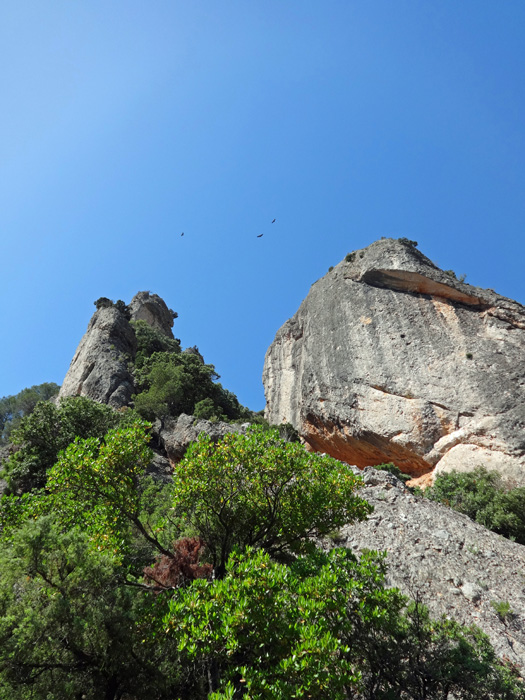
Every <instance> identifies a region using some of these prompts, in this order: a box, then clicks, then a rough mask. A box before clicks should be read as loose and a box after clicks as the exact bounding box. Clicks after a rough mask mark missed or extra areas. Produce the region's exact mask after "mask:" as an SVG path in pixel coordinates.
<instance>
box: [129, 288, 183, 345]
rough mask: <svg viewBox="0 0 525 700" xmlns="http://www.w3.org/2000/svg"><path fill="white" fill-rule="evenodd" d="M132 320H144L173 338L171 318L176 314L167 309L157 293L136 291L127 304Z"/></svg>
mask: <svg viewBox="0 0 525 700" xmlns="http://www.w3.org/2000/svg"><path fill="white" fill-rule="evenodd" d="M129 309H130V311H131V320H132V321H146V323H147V324H148V325H150V326H151V327H152V328H155V330H158V331H160V332H161V333H163V334H164V335H165V336H167V337H168V338H173V333H172V330H171V329H172V327H173V319H174V317H176V314H175V312H174V311H172V310H171V309H168V307H167V305H166V302H165V301H164V299H161V298H160V297H159V296H158V294H151V293H150V292H138V293H137V294H135V296H134V297H133V299H132V300H131V302H130V304H129Z"/></svg>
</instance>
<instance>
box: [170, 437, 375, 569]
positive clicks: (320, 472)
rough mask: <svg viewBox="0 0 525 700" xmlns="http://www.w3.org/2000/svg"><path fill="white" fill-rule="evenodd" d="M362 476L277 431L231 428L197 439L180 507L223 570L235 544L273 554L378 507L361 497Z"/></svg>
mask: <svg viewBox="0 0 525 700" xmlns="http://www.w3.org/2000/svg"><path fill="white" fill-rule="evenodd" d="M360 484H361V480H360V478H359V477H358V476H356V475H355V474H354V473H353V472H352V471H351V469H350V468H349V467H348V466H347V465H345V464H343V463H341V462H338V461H337V460H335V459H332V458H331V457H327V456H323V455H318V454H312V453H308V452H307V451H306V450H305V449H304V447H303V446H302V445H300V444H298V443H291V442H285V441H284V440H283V439H281V438H280V436H279V431H278V430H277V429H272V430H263V429H261V428H260V427H259V426H253V427H252V428H250V429H249V432H248V434H247V435H239V434H234V433H230V434H228V435H226V436H225V437H224V438H223V439H222V440H221V441H220V442H219V443H217V444H215V443H213V441H212V440H211V439H210V438H209V436H207V435H201V436H200V437H199V439H198V440H197V442H195V443H193V444H192V445H191V446H190V448H189V449H188V451H187V452H186V455H185V457H184V459H183V460H182V462H181V463H180V464H179V465H178V467H177V468H176V469H175V472H174V475H173V489H174V496H173V498H174V502H173V504H174V507H175V509H176V511H177V512H178V513H180V515H181V517H184V519H186V520H187V521H188V523H189V524H190V526H191V528H192V529H193V530H194V531H195V532H196V533H197V534H199V535H200V536H201V537H202V538H203V540H204V541H205V543H206V545H207V548H208V550H209V552H210V554H211V557H212V562H213V565H214V567H215V568H216V572H217V575H219V576H221V575H223V574H224V571H225V567H226V563H227V561H228V557H229V554H230V552H231V551H232V549H233V548H234V547H246V546H252V547H261V548H263V549H265V550H266V551H268V552H270V553H271V554H272V555H276V554H278V553H281V554H282V553H284V552H285V551H288V550H293V551H301V549H304V547H305V546H306V545H307V543H308V542H311V541H312V540H313V539H314V538H315V537H319V536H321V535H324V534H326V533H327V532H329V531H330V530H333V529H334V528H338V527H341V526H342V525H344V524H346V523H350V522H352V521H354V520H362V519H364V518H365V517H366V516H367V515H368V514H369V513H370V512H371V511H372V508H371V506H370V505H369V504H368V503H367V502H366V501H364V500H363V499H362V498H359V497H358V496H356V493H355V492H356V489H357V488H358V486H359V485H360Z"/></svg>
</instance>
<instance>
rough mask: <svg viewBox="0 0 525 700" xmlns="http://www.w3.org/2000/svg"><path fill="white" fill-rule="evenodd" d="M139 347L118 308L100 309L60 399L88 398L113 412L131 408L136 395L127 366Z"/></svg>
mask: <svg viewBox="0 0 525 700" xmlns="http://www.w3.org/2000/svg"><path fill="white" fill-rule="evenodd" d="M136 347H137V341H136V338H135V333H134V332H133V329H132V327H131V325H130V323H129V321H128V320H127V319H126V317H125V316H124V315H123V314H122V313H121V312H120V311H118V310H117V309H116V308H115V307H109V308H102V309H99V310H98V311H96V312H95V313H94V314H93V317H92V318H91V321H90V322H89V325H88V328H87V331H86V333H85V335H84V337H83V338H82V340H81V341H80V344H79V346H78V348H77V351H76V353H75V356H74V357H73V360H72V361H71V365H70V367H69V370H68V372H67V374H66V377H65V379H64V382H63V384H62V388H61V389H60V393H59V398H62V397H65V396H87V397H88V398H90V399H93V400H94V401H98V402H99V403H107V404H109V405H110V406H112V407H113V408H121V407H122V406H126V405H128V404H129V402H130V400H131V395H132V393H133V391H134V387H133V377H132V376H131V374H130V372H129V370H128V362H129V360H130V359H131V358H132V357H134V355H135V351H136Z"/></svg>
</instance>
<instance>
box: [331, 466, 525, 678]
mask: <svg viewBox="0 0 525 700" xmlns="http://www.w3.org/2000/svg"><path fill="white" fill-rule="evenodd" d="M355 470H356V471H358V469H357V468H355ZM362 476H363V479H364V482H365V485H364V488H362V489H361V491H360V495H361V496H362V497H363V498H365V499H366V500H367V501H368V502H369V503H371V504H372V505H373V506H374V512H373V513H372V515H371V516H370V517H369V518H368V520H366V521H364V522H361V523H355V524H353V525H348V526H346V527H344V528H343V529H342V530H341V532H340V533H338V534H337V538H336V542H335V544H337V545H338V546H345V547H349V548H351V549H353V550H354V551H355V552H356V553H358V552H359V551H360V550H361V549H364V548H366V549H373V550H379V551H384V550H387V551H388V555H387V563H388V584H389V585H390V586H395V587H398V588H400V589H401V591H402V592H403V593H405V594H406V595H409V596H410V597H412V598H414V597H416V596H418V597H419V598H420V599H421V601H422V602H423V603H424V604H425V605H427V606H428V607H429V609H430V611H431V613H432V614H433V616H434V617H440V616H441V615H445V616H448V617H450V618H452V619H454V620H456V621H457V622H459V623H460V624H463V625H472V624H475V625H477V626H478V627H480V628H481V629H482V630H483V631H484V632H485V633H486V634H487V635H488V636H489V638H490V640H491V642H492V644H493V646H494V648H495V650H496V652H497V654H498V655H499V656H500V658H502V659H508V660H509V661H510V662H512V663H514V664H517V665H518V666H519V667H520V668H522V669H525V547H524V546H523V545H519V544H516V543H515V542H510V541H509V540H507V539H505V538H503V537H501V536H500V535H496V534H495V533H494V532H491V531H490V530H487V529H485V528H484V527H482V526H481V525H478V524H477V523H474V522H472V520H470V519H469V518H468V517H467V516H465V515H462V514H461V513H457V512H456V511H453V510H451V509H450V508H447V507H446V506H444V505H441V504H440V503H435V502H433V501H430V500H429V499H427V498H422V497H416V496H415V495H413V494H412V493H411V492H410V491H409V490H408V489H407V488H406V487H405V486H404V484H403V483H402V482H401V481H399V479H397V478H396V477H395V476H393V475H392V474H389V473H388V472H383V471H379V470H378V469H374V468H373V467H368V468H366V469H365V470H364V472H363V473H362ZM332 544H334V543H333V542H331V543H330V546H332ZM501 603H508V604H509V611H508V614H507V615H505V616H500V615H498V613H497V612H496V607H497V606H498V605H499V604H501ZM500 609H501V608H500Z"/></svg>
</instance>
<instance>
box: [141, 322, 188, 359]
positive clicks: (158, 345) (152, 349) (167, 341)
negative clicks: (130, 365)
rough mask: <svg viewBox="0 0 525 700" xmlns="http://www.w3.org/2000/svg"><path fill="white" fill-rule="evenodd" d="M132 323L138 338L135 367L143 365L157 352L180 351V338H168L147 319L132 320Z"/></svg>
mask: <svg viewBox="0 0 525 700" xmlns="http://www.w3.org/2000/svg"><path fill="white" fill-rule="evenodd" d="M131 325H132V327H133V330H134V331H135V336H136V338H137V353H136V355H135V360H134V364H135V367H138V368H140V367H142V366H143V365H144V363H145V361H146V360H147V359H148V358H150V357H151V356H152V355H153V354H154V353H156V352H167V353H175V354H178V353H180V340H177V339H174V338H168V337H167V336H166V335H164V333H161V332H160V331H159V330H157V329H156V328H152V327H151V326H150V325H149V323H146V321H132V322H131Z"/></svg>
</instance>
